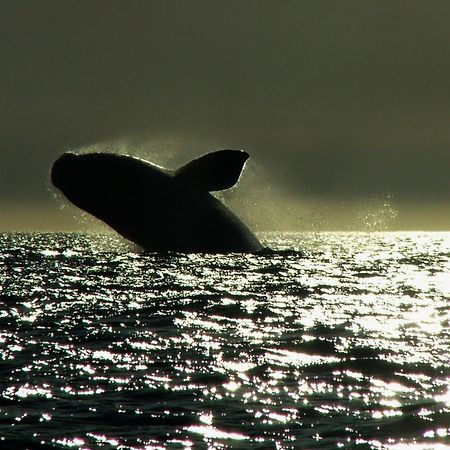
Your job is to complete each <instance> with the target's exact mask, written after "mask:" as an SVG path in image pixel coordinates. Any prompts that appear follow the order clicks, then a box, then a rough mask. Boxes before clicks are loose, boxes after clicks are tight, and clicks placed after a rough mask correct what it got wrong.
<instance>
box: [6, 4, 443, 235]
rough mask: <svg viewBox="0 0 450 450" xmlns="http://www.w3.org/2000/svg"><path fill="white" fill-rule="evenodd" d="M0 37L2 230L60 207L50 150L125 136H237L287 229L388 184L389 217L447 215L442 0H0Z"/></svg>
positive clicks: (195, 139)
mask: <svg viewBox="0 0 450 450" xmlns="http://www.w3.org/2000/svg"><path fill="white" fill-rule="evenodd" d="M0 36H1V39H0V62H1V66H0V68H1V70H0V87H1V102H0V105H1V106H0V107H1V113H0V133H1V141H0V158H1V161H0V208H1V216H0V228H8V227H13V226H14V227H16V228H27V227H28V228H29V227H30V224H31V223H33V221H32V216H33V214H35V213H36V211H38V210H39V209H40V208H41V207H42V209H41V211H48V210H51V208H54V209H55V211H56V212H57V211H58V204H57V202H55V201H54V199H52V198H51V193H50V191H49V186H48V171H49V168H50V166H51V163H52V161H53V160H54V159H55V158H56V157H57V156H58V155H59V154H61V153H62V152H63V151H65V150H67V149H75V150H76V149H77V148H78V147H81V146H93V148H97V147H95V145H98V146H99V147H100V148H107V146H106V147H105V144H102V143H104V142H110V144H109V145H111V146H113V147H114V142H122V143H123V142H129V143H130V144H129V146H130V148H136V149H138V148H141V150H136V151H137V152H140V155H141V156H142V155H145V156H147V157H148V158H149V159H159V160H163V161H164V159H165V157H164V154H165V152H167V155H166V156H167V158H166V160H170V159H172V160H177V161H187V160H188V159H189V158H190V157H191V156H197V155H199V154H201V153H203V152H206V151H209V150H212V149H215V148H221V147H223V148H226V147H228V148H244V149H246V150H247V151H249V153H251V156H252V161H253V164H254V166H253V169H252V166H251V165H250V166H249V167H250V170H251V171H252V174H253V175H252V178H251V179H252V180H254V182H255V183H259V184H260V185H263V186H264V189H265V191H264V192H266V191H267V190H268V189H269V188H270V189H273V190H274V191H276V192H277V193H278V192H281V193H283V194H282V195H281V194H273V195H272V199H284V198H286V199H288V200H286V202H289V210H290V211H291V214H292V215H293V217H294V218H293V219H292V224H293V226H295V225H296V224H297V223H298V220H300V219H299V217H297V216H298V213H299V211H301V207H302V205H303V204H304V203H305V202H309V207H310V209H311V204H313V203H314V202H317V203H316V204H317V205H319V206H320V208H322V211H325V213H323V214H325V216H326V214H327V213H326V211H327V210H328V209H327V208H325V209H323V208H324V206H323V205H338V204H339V205H344V204H345V205H347V204H352V205H353V204H355V205H356V204H369V203H370V202H374V201H375V202H376V201H378V200H379V199H382V201H381V203H383V202H384V200H383V199H389V202H391V203H390V204H389V205H388V207H389V208H391V207H392V208H393V209H395V212H396V213H397V218H396V219H395V220H396V221H397V222H395V223H396V224H397V226H398V227H403V228H405V227H408V228H413V229H414V228H430V229H447V230H450V182H449V181H450V176H449V175H450V81H449V80H450V1H448V0H442V1H434V0H421V1H414V0H408V1H396V0H386V1H383V0H376V1H375V0H373V1H369V0H349V1H345V0H329V1H321V0H311V1H303V0H294V1H287V0H274V1H264V0H258V1H250V0H237V1H230V0H226V1H225V0H223V1H219V0H206V1H195V0H189V1H185V0H180V1H173V0H162V1H153V0H145V1H133V0H129V1H112V0H109V1H98V0H88V1H81V0H76V1H67V0H65V1H60V0H57V1H46V0H39V1H35V0H32V1H22V0H0ZM174 142H176V143H177V144H176V145H174ZM184 142H185V143H186V145H185V147H184V146H183V143H184ZM139 146H140V147H139ZM174 152H175V153H176V156H175V157H174V156H173V153H174ZM157 153H158V155H157ZM258 177H260V178H263V180H261V179H258ZM247 184H248V182H247ZM255 192H256V191H253V194H252V204H256V206H255V208H259V210H260V213H261V215H264V214H265V213H266V212H267V214H268V215H270V214H271V211H272V210H271V209H270V208H267V205H265V204H264V205H257V203H258V200H259V198H258V195H256V194H255ZM266 194H267V192H266ZM267 198H268V197H267V195H266V196H265V197H264V195H262V196H261V200H262V203H266V201H267ZM377 199H378V200H377ZM297 201H298V204H297V203H296V202H297ZM302 202H303V203H302ZM21 205H22V206H21ZM23 205H25V206H23ZM278 206H279V205H278ZM264 207H266V210H265V209H264ZM27 208H28V209H27ZM45 208H47V209H45ZM312 209H313V210H314V207H312ZM335 209H336V208H335ZM338 209H339V208H338ZM344 209H345V208H344ZM375 209H376V208H375ZM27 211H29V216H28V214H27ZM339 211H340V210H339ZM339 211H338V212H337V213H336V211H334V213H333V214H339ZM382 212H383V211H382ZM384 212H385V211H384ZM272 213H273V211H272ZM375 213H376V211H375ZM321 214H322V213H321ZM330 214H331V213H330ZM342 214H344V212H342ZM55 217H58V216H57V214H56V216H55ZM322 219H323V218H321V220H322ZM55 220H56V222H55ZM57 220H58V219H55V218H54V217H53V216H52V217H51V225H52V226H53V227H56V228H57V227H58V222H57ZM61 220H63V219H61ZM324 220H325V221H326V220H327V219H326V217H325V219H324ZM330 221H331V222H332V220H331V219H330ZM44 222H45V220H44ZM331 222H330V223H331ZM61 223H62V222H61ZM395 223H394V227H395ZM272 224H274V226H275V227H276V221H275V222H273V223H272ZM39 227H42V221H41V222H39Z"/></svg>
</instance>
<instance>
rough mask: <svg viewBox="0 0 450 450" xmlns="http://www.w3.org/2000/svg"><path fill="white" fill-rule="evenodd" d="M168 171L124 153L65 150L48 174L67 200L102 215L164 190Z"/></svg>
mask: <svg viewBox="0 0 450 450" xmlns="http://www.w3.org/2000/svg"><path fill="white" fill-rule="evenodd" d="M167 172H168V171H165V170H164V169H161V168H159V167H157V166H154V165H152V164H150V163H147V162H146V161H142V160H140V159H138V158H132V157H129V156H126V155H116V154H111V153H87V154H75V153H71V152H68V153H64V154H63V155H61V156H60V157H59V158H58V159H57V160H56V161H55V162H54V164H53V167H52V169H51V175H50V176H51V181H52V183H53V185H54V186H55V187H56V188H57V189H59V190H60V191H61V192H62V193H63V194H64V195H65V197H66V198H67V199H68V200H69V201H70V202H72V203H73V204H74V205H76V206H78V207H79V208H81V209H83V210H85V211H87V212H89V213H91V214H93V215H95V216H97V217H100V218H103V216H104V214H103V213H105V214H108V215H109V214H110V213H111V211H112V212H114V211H116V210H124V209H125V210H126V209H127V208H129V207H130V206H131V205H130V202H137V201H138V199H139V197H140V196H141V195H144V194H145V193H146V192H165V191H166V190H167V189H166V185H167V184H168V181H169V176H168V173H167ZM137 193H139V194H140V196H137Z"/></svg>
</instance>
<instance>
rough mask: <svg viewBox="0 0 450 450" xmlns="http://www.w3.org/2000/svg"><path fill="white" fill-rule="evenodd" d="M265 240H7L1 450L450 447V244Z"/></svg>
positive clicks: (410, 236) (443, 238)
mask: <svg viewBox="0 0 450 450" xmlns="http://www.w3.org/2000/svg"><path fill="white" fill-rule="evenodd" d="M264 238H265V240H266V242H267V243H268V244H269V245H270V246H271V247H272V248H273V249H274V251H273V252H270V253H267V254H264V255H182V254H139V253H134V252H131V251H130V250H129V249H128V248H127V247H126V245H124V244H123V243H119V244H118V247H117V248H115V247H114V246H115V245H116V244H115V243H116V241H114V240H111V238H110V237H106V238H103V237H101V236H90V235H77V234H5V235H2V237H1V240H0V244H1V253H0V258H1V262H2V265H1V266H0V267H1V269H0V270H1V272H0V275H1V279H2V285H1V287H2V290H1V296H2V297H1V300H2V302H1V307H0V321H1V322H0V323H1V328H0V345H1V357H2V364H1V365H0V380H3V381H1V382H0V392H1V400H2V402H1V403H0V448H27V446H28V447H33V448H35V447H38V446H39V445H41V442H43V443H44V444H42V445H44V446H45V445H50V446H52V447H54V448H104V447H105V446H106V447H113V448H114V447H115V448H120V449H137V448H162V449H166V448H197V447H198V445H200V444H201V445H203V446H204V448H242V449H250V448H255V449H256V448H260V449H270V448H274V449H289V448H340V447H349V446H357V447H358V448H372V449H379V448H386V449H395V450H399V449H406V448H407V449H425V448H436V449H439V448H442V449H444V448H448V445H447V444H446V442H447V440H448V439H449V434H450V369H449V355H450V313H449V308H448V300H449V292H450V291H449V283H450V282H449V280H450V233H372V234H369V233H303V234H283V235H279V234H271V235H266V236H264ZM2 445H3V446H2Z"/></svg>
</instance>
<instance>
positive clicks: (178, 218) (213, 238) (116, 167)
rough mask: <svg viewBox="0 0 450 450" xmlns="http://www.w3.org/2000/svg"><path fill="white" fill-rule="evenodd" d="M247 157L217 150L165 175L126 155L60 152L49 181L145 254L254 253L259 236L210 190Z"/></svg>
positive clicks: (234, 174)
mask: <svg viewBox="0 0 450 450" xmlns="http://www.w3.org/2000/svg"><path fill="white" fill-rule="evenodd" d="M247 159H248V154H247V153H245V152H242V151H239V150H221V151H218V152H213V153H209V154H207V155H205V156H203V157H201V158H199V159H196V160H193V161H191V162H190V163H188V164H187V165H185V166H183V167H181V168H180V169H178V170H175V171H171V170H167V169H163V168H161V167H159V166H156V165H154V164H151V163H149V162H148V161H145V160H142V159H139V158H135V157H132V156H128V155H117V154H112V153H88V154H81V155H76V154H74V153H65V154H63V155H62V156H61V157H60V158H58V160H57V161H56V162H55V163H54V165H53V167H52V172H51V178H52V182H53V184H54V186H55V187H57V188H58V189H59V190H60V191H61V192H62V193H63V194H64V195H65V196H66V197H67V199H68V200H70V201H71V202H72V203H73V204H74V205H76V206H78V207H79V208H81V209H83V210H85V211H87V212H88V213H90V214H92V215H93V216H95V217H97V218H99V219H100V220H102V221H103V222H105V223H106V224H108V225H109V226H110V227H112V228H113V229H114V230H116V231H117V232H118V233H119V234H121V235H122V236H123V237H125V238H126V239H129V240H130V241H132V242H134V243H136V244H137V245H139V246H140V247H142V248H143V249H145V250H148V251H177V252H205V253H227V252H256V251H258V250H260V249H261V248H262V246H261V244H260V242H259V241H258V239H257V238H256V237H255V236H254V235H253V233H252V232H251V231H250V230H249V229H248V228H247V226H246V225H245V224H244V223H243V222H242V221H241V220H240V219H239V218H238V217H237V216H236V215H235V214H233V213H232V212H231V211H230V210H229V209H228V208H227V207H226V206H225V205H224V204H223V203H221V202H220V201H219V200H218V199H217V198H216V197H214V196H213V195H212V194H211V193H210V192H209V191H215V190H222V189H227V188H229V187H231V186H233V185H234V184H235V183H236V182H237V180H238V179H239V176H240V173H241V171H242V168H243V166H244V163H245V161H246V160H247Z"/></svg>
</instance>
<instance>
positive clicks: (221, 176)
mask: <svg viewBox="0 0 450 450" xmlns="http://www.w3.org/2000/svg"><path fill="white" fill-rule="evenodd" d="M248 158H249V155H248V153H246V152H244V151H242V150H219V151H217V152H212V153H208V154H206V155H204V156H202V157H201V158H198V159H194V160H193V161H191V162H189V163H188V164H186V165H185V166H183V167H180V168H179V169H178V170H177V171H176V172H175V179H176V180H177V182H180V183H182V184H183V185H186V187H189V188H195V189H199V190H205V191H221V190H223V189H228V188H230V187H232V186H234V185H235V184H236V183H237V181H238V180H239V176H240V175H241V172H242V169H243V167H244V164H245V161H247V159H248Z"/></svg>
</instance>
